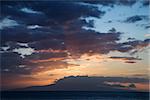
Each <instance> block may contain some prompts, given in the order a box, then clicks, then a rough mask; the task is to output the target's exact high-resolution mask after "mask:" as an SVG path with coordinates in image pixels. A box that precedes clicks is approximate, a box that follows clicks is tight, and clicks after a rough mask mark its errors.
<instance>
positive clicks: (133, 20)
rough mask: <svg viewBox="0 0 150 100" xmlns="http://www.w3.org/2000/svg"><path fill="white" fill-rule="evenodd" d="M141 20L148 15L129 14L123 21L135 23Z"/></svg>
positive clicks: (146, 18)
mask: <svg viewBox="0 0 150 100" xmlns="http://www.w3.org/2000/svg"><path fill="white" fill-rule="evenodd" d="M141 20H148V16H145V15H135V16H131V17H128V18H127V19H126V20H125V21H124V22H126V23H135V22H138V21H141Z"/></svg>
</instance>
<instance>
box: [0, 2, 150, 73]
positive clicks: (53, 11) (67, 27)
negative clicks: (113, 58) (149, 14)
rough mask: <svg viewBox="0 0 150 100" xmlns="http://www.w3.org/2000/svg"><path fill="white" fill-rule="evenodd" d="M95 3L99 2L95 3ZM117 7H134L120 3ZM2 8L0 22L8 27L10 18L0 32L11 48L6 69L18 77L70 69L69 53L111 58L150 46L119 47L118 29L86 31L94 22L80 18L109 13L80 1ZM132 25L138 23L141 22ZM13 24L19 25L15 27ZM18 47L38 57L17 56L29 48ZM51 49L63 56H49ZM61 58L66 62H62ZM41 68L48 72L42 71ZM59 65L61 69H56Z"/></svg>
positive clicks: (5, 4)
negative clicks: (30, 51)
mask: <svg viewBox="0 0 150 100" xmlns="http://www.w3.org/2000/svg"><path fill="white" fill-rule="evenodd" d="M87 2H88V1H87ZM89 2H90V1H89ZM94 2H96V1H93V2H92V3H94ZM131 2H132V1H131ZM101 3H102V4H103V5H108V4H114V3H116V2H115V1H114V0H108V1H106V0H105V1H101ZM116 4H124V5H128V4H132V3H130V1H124V0H123V1H121V0H119V1H118V3H116ZM1 5H2V6H1V17H0V18H1V20H2V21H3V22H4V23H6V22H5V21H6V20H4V19H5V18H7V24H5V26H3V27H1V32H0V34H1V45H2V46H9V49H8V50H6V52H4V53H2V69H5V71H6V72H7V71H8V70H6V69H9V70H10V71H12V72H14V73H20V74H24V73H30V72H32V70H36V68H37V69H38V70H40V69H44V70H45V69H46V70H47V69H55V67H56V68H63V67H65V68H66V66H69V64H68V63H67V62H63V61H62V60H63V59H65V58H66V57H67V56H68V54H67V53H71V56H74V55H75V56H77V58H78V57H80V56H81V55H83V54H108V53H109V52H110V51H120V52H128V51H131V50H134V49H136V50H137V48H139V47H140V48H143V47H146V46H147V45H148V43H149V40H144V41H138V40H134V41H129V42H124V43H118V41H119V40H120V36H121V34H122V33H121V32H117V30H116V29H112V30H111V31H110V32H108V33H100V32H95V31H93V30H86V29H83V28H82V27H83V26H87V27H94V25H93V24H94V23H93V20H91V21H89V22H87V21H86V20H84V19H79V18H80V17H83V18H85V17H90V16H91V17H97V18H101V17H102V16H103V15H104V14H105V12H103V11H100V10H98V8H97V7H94V6H88V5H82V4H81V2H78V1H76V2H73V1H70V2H65V1H59V2H58V1H43V2H37V1H9V2H8V1H2V2H1ZM8 20H9V21H8ZM10 20H11V21H10ZM12 20H13V21H12ZM128 20H129V21H130V20H131V19H128ZM138 20H139V19H138ZM131 21H137V19H136V20H135V19H134V20H133V19H132V20H131ZM8 22H9V23H8ZM12 22H16V23H17V24H15V25H14V24H12ZM10 23H11V24H10ZM8 24H9V25H8ZM17 43H27V44H28V47H26V48H29V47H31V48H32V49H35V51H34V53H32V54H31V55H28V56H27V55H26V56H25V58H24V59H23V58H22V57H20V55H19V54H17V53H14V52H13V49H18V48H25V47H24V46H20V45H18V44H17ZM49 49H51V51H52V50H56V51H60V52H57V53H56V52H47V51H46V50H49ZM40 50H41V51H40ZM61 51H63V52H61ZM64 51H67V52H64ZM61 57H62V58H63V59H58V58H61ZM54 60H56V61H57V62H56V61H54ZM130 60H131V59H130ZM32 61H34V62H37V63H34V62H32ZM41 64H42V65H43V66H44V67H45V68H43V67H41ZM55 64H56V65H57V66H53V65H55ZM59 64H60V65H63V67H62V66H59ZM20 65H25V66H27V68H26V67H17V66H20ZM50 65H51V66H50ZM8 72H9V71H8Z"/></svg>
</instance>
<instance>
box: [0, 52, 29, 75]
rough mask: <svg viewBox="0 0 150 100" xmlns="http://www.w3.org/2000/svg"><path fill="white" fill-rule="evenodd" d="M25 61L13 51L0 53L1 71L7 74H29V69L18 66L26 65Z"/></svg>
mask: <svg viewBox="0 0 150 100" xmlns="http://www.w3.org/2000/svg"><path fill="white" fill-rule="evenodd" d="M26 63H27V61H26V60H24V59H23V58H21V57H20V55H19V54H17V53H15V52H5V53H1V72H2V73H9V74H18V75H19V74H30V72H31V70H26V68H21V67H19V66H20V65H26Z"/></svg>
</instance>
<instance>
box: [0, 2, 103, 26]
mask: <svg viewBox="0 0 150 100" xmlns="http://www.w3.org/2000/svg"><path fill="white" fill-rule="evenodd" d="M10 6H11V7H12V8H10ZM22 8H27V9H32V10H33V11H38V12H41V13H42V14H44V15H45V16H46V17H48V19H47V18H46V19H45V20H47V22H48V21H49V22H50V21H52V22H54V23H63V22H66V21H69V20H73V19H77V18H79V17H81V16H84V17H88V16H93V17H100V15H101V14H103V13H104V12H101V11H99V10H98V9H97V7H91V6H85V5H81V4H79V3H76V2H65V1H59V2H57V1H43V2H37V1H23V2H20V1H15V2H13V1H12V2H4V1H3V2H2V15H5V16H6V15H7V16H8V15H11V16H14V17H19V18H22V17H24V18H26V19H29V17H31V19H33V20H35V19H37V18H36V17H41V15H40V14H36V15H35V14H34V13H33V14H30V15H29V14H26V13H24V12H22V11H21V10H20V9H22ZM6 10H8V11H6ZM12 10H13V11H12ZM12 12H13V13H12ZM70 13H71V14H70ZM32 17H33V18H32ZM43 20H44V19H43ZM43 20H39V21H43ZM27 22H30V21H27ZM39 23H40V22H39ZM42 23H43V24H45V23H44V21H43V22H42ZM47 24H48V23H47Z"/></svg>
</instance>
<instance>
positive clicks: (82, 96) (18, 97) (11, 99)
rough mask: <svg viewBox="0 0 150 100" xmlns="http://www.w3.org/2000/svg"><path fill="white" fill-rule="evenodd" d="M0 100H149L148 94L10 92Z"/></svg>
mask: <svg viewBox="0 0 150 100" xmlns="http://www.w3.org/2000/svg"><path fill="white" fill-rule="evenodd" d="M1 100H149V92H99V91H96V92H95V91H50V92H46V91H45V92H44V91H41V92H39V91H24V92H23V91H22V92H19V91H14V92H12V91H11V92H1Z"/></svg>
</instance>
